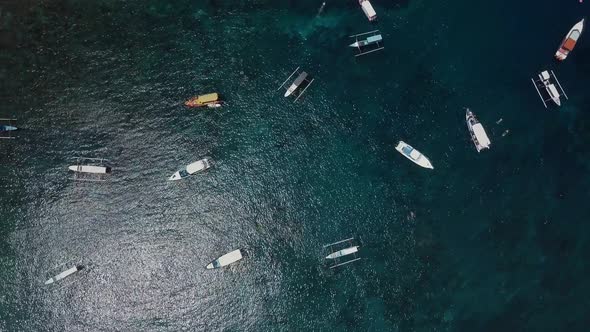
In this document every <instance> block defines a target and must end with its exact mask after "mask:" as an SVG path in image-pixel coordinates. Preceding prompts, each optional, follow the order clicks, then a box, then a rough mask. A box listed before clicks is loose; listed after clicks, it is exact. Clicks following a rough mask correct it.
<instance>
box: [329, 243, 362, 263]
mask: <svg viewBox="0 0 590 332" xmlns="http://www.w3.org/2000/svg"><path fill="white" fill-rule="evenodd" d="M353 241H354V238H352V237H351V238H350V239H345V240H342V241H338V242H334V243H330V244H326V245H324V248H325V249H328V252H329V254H328V255H327V256H326V258H325V259H326V260H327V261H328V263H329V264H330V265H329V267H330V268H331V269H333V268H336V267H338V266H342V265H346V264H348V263H352V262H356V261H358V260H360V259H361V258H360V257H358V251H359V248H360V246H359V245H358V244H357V245H355V243H354V242H353ZM341 261H342V262H341Z"/></svg>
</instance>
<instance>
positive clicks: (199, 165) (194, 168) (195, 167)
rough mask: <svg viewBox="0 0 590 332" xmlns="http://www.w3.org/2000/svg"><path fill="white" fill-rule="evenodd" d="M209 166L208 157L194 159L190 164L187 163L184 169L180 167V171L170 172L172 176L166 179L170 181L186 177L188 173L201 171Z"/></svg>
mask: <svg viewBox="0 0 590 332" xmlns="http://www.w3.org/2000/svg"><path fill="white" fill-rule="evenodd" d="M210 167H211V163H210V162H209V159H207V158H204V159H201V160H199V161H195V162H194V163H192V164H189V165H187V166H186V167H185V169H181V170H180V171H178V172H176V173H174V174H172V176H171V177H170V178H169V179H168V180H171V181H175V180H180V179H183V178H186V177H188V176H190V175H193V174H196V173H200V172H203V171H205V170H207V169H208V168H210Z"/></svg>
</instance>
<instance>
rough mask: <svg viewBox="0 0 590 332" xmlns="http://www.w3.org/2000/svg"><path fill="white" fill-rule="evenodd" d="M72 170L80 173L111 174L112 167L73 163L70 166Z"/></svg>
mask: <svg viewBox="0 0 590 332" xmlns="http://www.w3.org/2000/svg"><path fill="white" fill-rule="evenodd" d="M68 169H69V170H70V171H74V172H79V173H92V174H109V173H111V171H112V170H111V168H110V167H109V166H93V165H72V166H68Z"/></svg>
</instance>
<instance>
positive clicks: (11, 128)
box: [0, 125, 18, 132]
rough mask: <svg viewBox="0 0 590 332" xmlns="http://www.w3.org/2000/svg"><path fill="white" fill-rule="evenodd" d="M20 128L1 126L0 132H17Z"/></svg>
mask: <svg viewBox="0 0 590 332" xmlns="http://www.w3.org/2000/svg"><path fill="white" fill-rule="evenodd" d="M17 129H18V128H16V127H15V126H8V125H0V132H4V131H15V130H17Z"/></svg>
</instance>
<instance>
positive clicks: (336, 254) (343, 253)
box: [326, 246, 359, 259]
mask: <svg viewBox="0 0 590 332" xmlns="http://www.w3.org/2000/svg"><path fill="white" fill-rule="evenodd" d="M358 251H359V246H354V247H350V248H344V249H342V250H338V251H336V252H333V253H331V254H329V255H328V256H326V259H336V258H340V257H342V256H346V255H351V254H354V253H355V252H358Z"/></svg>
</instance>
